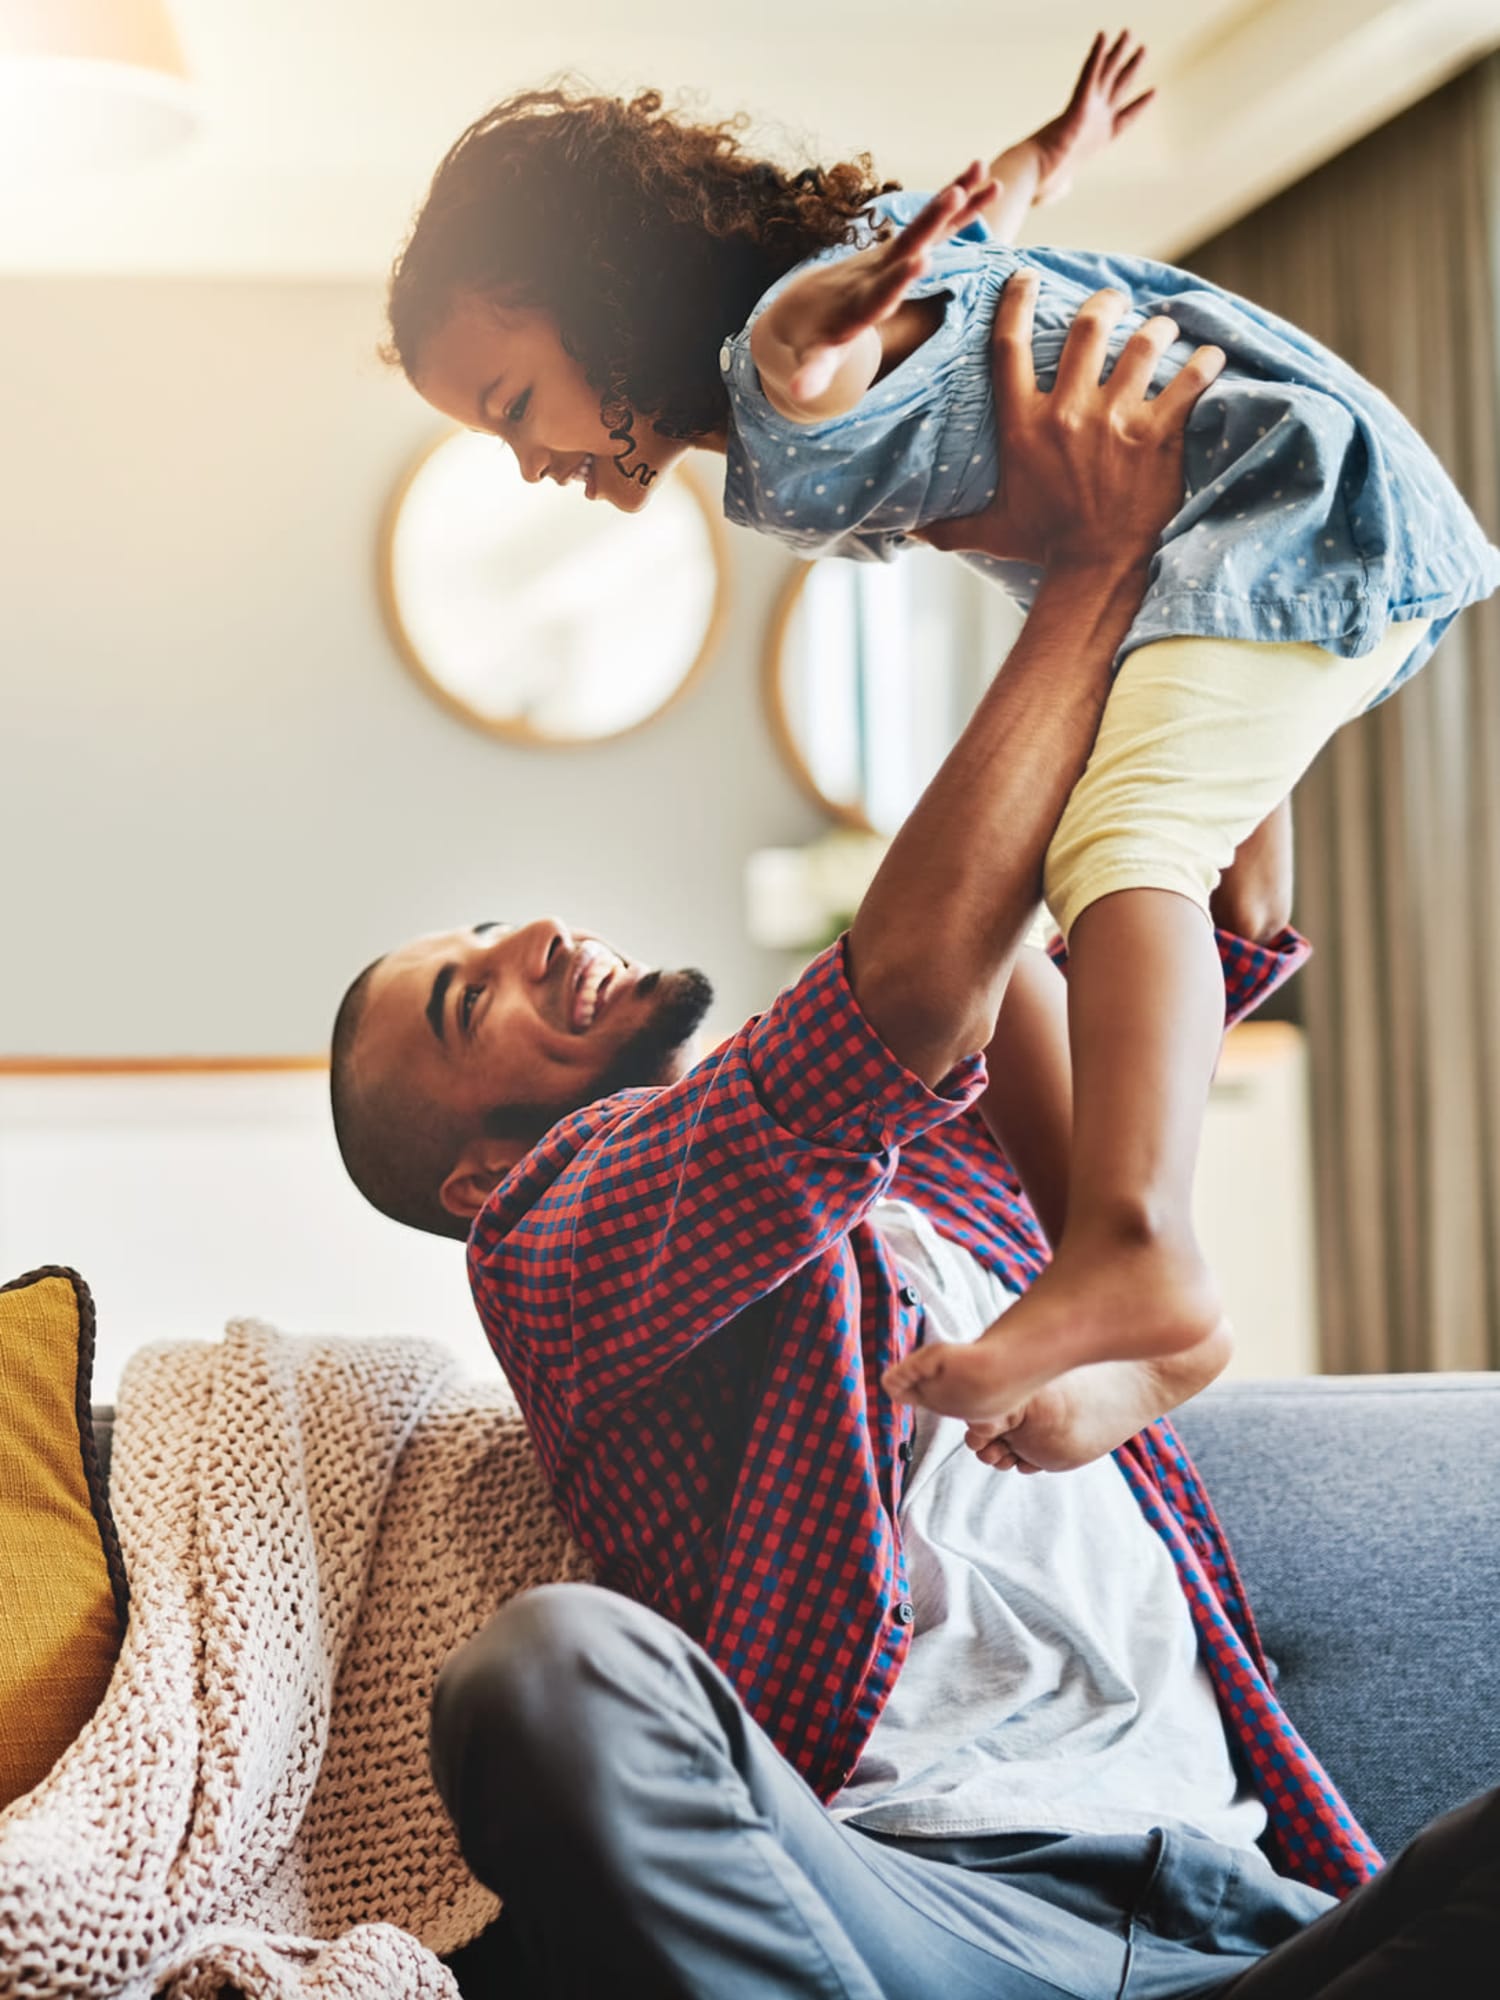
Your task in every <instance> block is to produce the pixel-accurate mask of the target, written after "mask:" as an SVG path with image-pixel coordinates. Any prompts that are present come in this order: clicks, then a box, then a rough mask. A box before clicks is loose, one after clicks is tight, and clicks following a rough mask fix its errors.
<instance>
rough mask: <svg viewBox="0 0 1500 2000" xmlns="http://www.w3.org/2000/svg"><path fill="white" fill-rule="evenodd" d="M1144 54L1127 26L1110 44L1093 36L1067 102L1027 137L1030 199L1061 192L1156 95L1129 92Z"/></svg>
mask: <svg viewBox="0 0 1500 2000" xmlns="http://www.w3.org/2000/svg"><path fill="white" fill-rule="evenodd" d="M1145 59H1146V47H1145V44H1144V43H1143V42H1137V41H1135V40H1134V39H1133V38H1132V36H1131V34H1130V31H1129V30H1128V29H1123V30H1122V31H1121V32H1120V34H1118V35H1117V36H1116V37H1115V39H1114V41H1112V42H1111V43H1110V44H1109V45H1108V47H1106V46H1105V41H1104V37H1103V35H1095V37H1094V43H1093V47H1092V48H1091V49H1090V50H1089V52H1088V56H1087V58H1086V59H1085V62H1084V65H1083V68H1082V69H1081V70H1080V71H1079V72H1078V81H1077V82H1076V83H1075V84H1074V86H1073V94H1072V96H1071V97H1070V98H1069V99H1068V101H1067V104H1066V105H1065V106H1064V108H1063V110H1062V111H1061V112H1060V113H1059V114H1058V116H1057V117H1056V118H1050V119H1048V121H1047V123H1046V124H1045V125H1042V126H1039V127H1038V129H1037V130H1036V131H1035V132H1033V133H1032V135H1031V138H1030V140H1029V141H1028V142H1027V143H1028V144H1030V145H1032V146H1034V147H1035V148H1036V150H1037V154H1038V163H1037V185H1036V191H1035V193H1034V194H1033V195H1032V200H1033V201H1034V202H1036V203H1038V204H1040V203H1042V202H1047V201H1056V200H1057V199H1058V198H1059V197H1060V196H1061V195H1065V194H1066V193H1067V192H1068V189H1069V188H1070V187H1071V186H1072V185H1073V176H1074V175H1075V174H1076V173H1077V171H1078V169H1079V168H1080V167H1082V166H1084V165H1085V164H1086V163H1087V162H1088V161H1089V160H1092V159H1093V158H1094V156H1095V155H1096V154H1098V153H1102V152H1103V151H1104V149H1105V147H1106V146H1108V145H1109V144H1110V143H1111V142H1112V141H1113V140H1115V139H1118V138H1119V136H1120V134H1121V133H1122V132H1124V131H1127V130H1128V129H1129V127H1130V126H1131V125H1133V124H1134V123H1135V121H1136V119H1137V118H1139V117H1140V115H1141V113H1142V112H1143V111H1144V110H1145V108H1146V106H1147V105H1148V104H1149V103H1150V102H1151V100H1152V98H1153V97H1155V95H1156V92H1155V91H1154V90H1143V91H1141V93H1140V94H1139V96H1136V97H1132V96H1131V95H1130V86H1131V84H1132V83H1133V82H1134V81H1135V77H1136V72H1137V71H1138V70H1139V69H1140V66H1141V64H1142V63H1143V62H1144V61H1145ZM1002 157H1003V155H1002ZM997 164H998V163H997Z"/></svg>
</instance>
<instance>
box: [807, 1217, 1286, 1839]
mask: <svg viewBox="0 0 1500 2000" xmlns="http://www.w3.org/2000/svg"><path fill="white" fill-rule="evenodd" d="M873 1220H874V1222H875V1223H876V1225H877V1227H878V1228H879V1229H880V1231H881V1234H882V1235H883V1236H884V1238H885V1241H886V1244H887V1246H888V1248H889V1249H890V1251H891V1253H892V1255H893V1256H894V1257H895V1259H896V1261H897V1263H898V1265H899V1266H900V1268H901V1273H902V1275H903V1277H905V1278H906V1279H908V1280H909V1282H911V1283H912V1284H914V1285H915V1286H916V1287H917V1289H918V1290H919V1291H920V1292H921V1294H922V1297H923V1303H924V1306H925V1308H926V1314H927V1331H928V1335H929V1337H935V1338H938V1339H942V1340H957V1341H968V1340H973V1339H975V1338H977V1337H978V1335H979V1334H980V1333H981V1332H983V1330H984V1329H985V1328H986V1327H987V1326H990V1325H992V1324H993V1323H994V1321H995V1320H996V1319H997V1318H998V1317H999V1316H1000V1314H1001V1313H1002V1312H1004V1311H1005V1309H1006V1307H1007V1306H1009V1305H1011V1304H1012V1303H1013V1302H1014V1301H1013V1299H1012V1296H1011V1294H1010V1293H1008V1292H1007V1291H1006V1290H1005V1288H1004V1287H1003V1286H1002V1285H1001V1283H1000V1282H999V1280H998V1279H997V1278H995V1277H993V1276H992V1275H991V1274H990V1273H989V1272H988V1271H986V1270H985V1269H984V1267H983V1266H982V1265H981V1264H979V1263H978V1262H977V1261H976V1260H975V1259H974V1258H973V1257H971V1256H970V1255H969V1254H968V1252H967V1251H964V1250H961V1249H959V1248H958V1247H957V1245H955V1244H952V1243H949V1242H948V1241H946V1240H945V1239H944V1238H943V1237H941V1236H939V1235H938V1233H937V1231H936V1230H935V1229H934V1228H933V1227H932V1224H931V1223H930V1222H929V1220H928V1219H927V1217H926V1216H925V1215H923V1214H922V1213H921V1212H920V1211H919V1210H918V1209H915V1208H913V1207H912V1206H911V1205H910V1204H909V1203H906V1202H896V1201H888V1202H882V1203H881V1204H880V1205H879V1207H878V1208H877V1209H876V1210H875V1213H874V1217H873ZM963 1436H964V1425H963V1424H962V1423H961V1422H960V1421H958V1420H957V1419H955V1418H950V1417H935V1416H933V1415H931V1414H929V1413H928V1412H926V1411H919V1412H918V1415H917V1422H916V1432H915V1437H914V1440H913V1442H914V1446H915V1451H914V1456H913V1459H912V1463H911V1466H910V1468H909V1470H908V1473H907V1478H906V1485H905V1490H904V1493H903V1496H902V1502H901V1534H902V1540H903V1542H904V1544H905V1548H906V1562H907V1574H908V1582H909V1586H910V1595H911V1601H912V1604H913V1606H914V1608H915V1611H916V1619H915V1622H914V1625H913V1628H912V1641H911V1650H910V1653H909V1655H908V1657H907V1661H906V1664H905V1666H904V1667H903V1669H902V1671H901V1674H900V1677H899V1678H898V1680H897V1682H896V1686H895V1688H894V1689H893V1691H892V1693H891V1696H890V1699H889V1700H888V1702H887V1703H886V1706H885V1708H884V1710H883V1712H882V1714H881V1717H880V1720H879V1722H878V1723H877V1724H876V1726H875V1731H874V1734H873V1735H872V1736H871V1738H870V1741H869V1743H868V1744H867V1745H866V1748H865V1753H864V1755H863V1757H862V1758H861V1759H860V1762H859V1766H858V1768H857V1769H856V1771H855V1773H854V1776H853V1778H852V1779H851V1780H850V1781H849V1783H848V1785H846V1786H845V1788H844V1790H843V1791H842V1792H840V1793H839V1795H838V1797H837V1798H836V1799H835V1800H834V1801H833V1806H832V1810H833V1812H834V1813H835V1815H836V1816H837V1817H839V1818H841V1819H848V1820H852V1821H854V1822H855V1823H857V1824H859V1825H861V1826H867V1827H870V1828H872V1829H875V1830H878V1831H880V1832H884V1833H894V1834H910V1835H924V1834H925V1835H956V1834H988V1833H1011V1832H1036V1833H1041V1832H1057V1833H1138V1832H1145V1831H1146V1830H1147V1829H1148V1828H1150V1827H1154V1826H1161V1825H1170V1824H1177V1825H1181V1826H1186V1827H1191V1828H1193V1829H1195V1830H1196V1831H1198V1832H1200V1833H1205V1834H1208V1835H1209V1836H1210V1837H1211V1838H1213V1839H1215V1840H1220V1841H1223V1842H1225V1843H1226V1844H1228V1845H1231V1846H1246V1847H1248V1846H1251V1845H1253V1844H1254V1842H1255V1840H1256V1838H1257V1836H1258V1835H1259V1834H1260V1832H1261V1831H1262V1829H1263V1828H1264V1826H1265V1823H1266V1815H1265V1809H1264V1807H1263V1806H1262V1805H1261V1803H1260V1801H1259V1799H1258V1798H1257V1797H1256V1796H1255V1794H1254V1793H1253V1792H1252V1791H1250V1790H1249V1789H1248V1788H1246V1787H1242V1786H1241V1784H1240V1783H1239V1780H1238V1778H1237V1776H1236V1772H1235V1768H1234V1764H1233V1762H1232V1760H1231V1757H1230V1752H1229V1745H1228V1741H1227V1739H1226V1737H1225V1734H1224V1726H1223V1723H1222V1721H1221V1719H1220V1716H1219V1709H1218V1703H1217V1701H1216V1699H1215V1696H1214V1691H1213V1685H1212V1682H1211V1681H1210V1680H1209V1677H1208V1673H1207V1670H1206V1669H1205V1667H1204V1666H1203V1663H1202V1661H1201V1660H1200V1659H1199V1656H1198V1641H1197V1635H1196V1633H1195V1632H1194V1629H1193V1622H1192V1618H1191V1616H1190V1614H1189V1612H1188V1608H1187V1601H1186V1599H1185V1598H1184V1596H1183V1594H1182V1587H1181V1584H1180V1583H1179V1581H1178V1577H1177V1571H1176V1569H1175V1567H1174V1565H1173V1562H1172V1558H1171V1556H1170V1555H1169V1554H1168V1552H1167V1549H1166V1546H1165V1544H1164V1543H1163V1542H1162V1540H1161V1538H1160V1536H1159V1535H1157V1533H1156V1532H1155V1530H1154V1529H1153V1528H1152V1527H1151V1526H1150V1525H1149V1523H1148V1522H1147V1521H1146V1519H1145V1517H1144V1516H1143V1515H1142V1513H1141V1511H1140V1508H1139V1506H1138V1505H1137V1504H1136V1501H1135V1499H1134V1497H1133V1495H1132V1494H1131V1491H1130V1488H1129V1487H1128V1486H1127V1485H1126V1483H1125V1480H1124V1477H1123V1476H1122V1474H1121V1473H1120V1471H1119V1468H1118V1467H1117V1466H1116V1465H1115V1463H1114V1461H1113V1460H1112V1459H1109V1458H1103V1459H1100V1460H1098V1461H1097V1462H1096V1463H1094V1464H1092V1465H1087V1466H1083V1467H1081V1468H1080V1469H1079V1470H1078V1471H1076V1472H1068V1473H1055V1474H1054V1473H1039V1474H1035V1475H1032V1476H1025V1477H1023V1476H1022V1475H1021V1474H1019V1473H1016V1472H996V1471H995V1470H993V1468H991V1467H989V1466H987V1465H983V1464H981V1462H980V1461H979V1459H977V1458H976V1457H975V1455H974V1454H973V1452H971V1451H970V1450H968V1448H967V1447H966V1446H965V1445H964V1442H963Z"/></svg>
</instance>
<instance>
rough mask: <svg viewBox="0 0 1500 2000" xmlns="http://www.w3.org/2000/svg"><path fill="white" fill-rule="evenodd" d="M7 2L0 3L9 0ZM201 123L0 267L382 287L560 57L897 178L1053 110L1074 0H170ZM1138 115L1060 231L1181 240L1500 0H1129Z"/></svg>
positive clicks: (2, 222)
mask: <svg viewBox="0 0 1500 2000" xmlns="http://www.w3.org/2000/svg"><path fill="white" fill-rule="evenodd" d="M5 4H6V0H0V8H3V7H4V5H5ZM173 11H174V13H175V16H176V19H177V22H178V26H179V28H180V30H181V35H182V40H183V43H184V46H185V48H186V51H187V55H188V60H189V63H190V65H191V66H192V68H193V70H194V71H195V73H196V75H197V77H198V80H199V82H200V84H201V87H202V92H203V97H204V100H205V105H206V117H205V129H204V132H203V134H202V136H201V137H200V138H199V139H198V140H196V141H195V142H194V144H193V145H192V146H191V147H190V148H189V149H186V150H184V151H183V152H181V153H180V154H178V155H177V156H175V157H174V158H172V159H169V160H165V161H162V162H159V163H156V164H154V165H149V166H145V167H140V168H137V169H135V170H134V171H132V172H130V173H128V174H127V173H122V174H119V175H116V176H115V177H113V178H112V179H109V180H103V181H92V180H78V181H73V182H64V183H62V184H57V185H41V184H34V185H30V186H25V187H16V186H14V185H12V186H11V187H10V188H9V189H7V190H6V193H5V197H4V202H3V206H0V272H12V273H15V272H39V271H57V272H63V271H67V272H101V271H114V272H157V273H165V272H189V273H201V274H209V273H218V274H240V275H243V274H255V275H261V276H273V275H274V276H286V275H298V276H316V277H360V278H370V277H375V276H378V275H379V274H381V273H382V272H383V271H384V270H385V269H386V268H387V266H388V265H389V262H390V258H391V254H392V252H393V250H394V249H395V247H396V245H397V243H398V241H399V240H400V238H401V236H402V234H403V232H404V230H405V228H406V226H407V224H408V223H409V221H410V218H411V216H412V214H413V212H414V209H415V207H416V205H417V203H418V202H419V200H420V198H421V195H422V192H423V189H424V188H425V185H426V182H427V179H428V176H429V175H430V173H431V170H432V168H433V166H434V165H435V163H436V161H437V159H438V158H439V157H440V155H441V154H442V152H443V150H444V148H445V147H446V146H447V144H448V143H449V141H450V140H451V139H453V138H454V137H455V136H456V135H457V133H458V131H459V130H460V129H461V128H462V126H463V125H464V124H466V123H467V122H468V120H469V119H470V118H472V117H473V116H474V115H476V113H478V112H479V111H481V110H483V109H484V108H485V106H486V105H487V104H488V103H489V102H491V101H492V100H493V99H495V98H497V97H499V96H502V95H503V94H504V93H505V92H507V91H509V90H511V89H514V88H516V87H518V86H522V85H525V84H530V83H535V82H537V81H539V80H542V79H545V78H547V77H550V76H552V75H553V74H554V73H556V72H558V71H561V70H567V71H572V72H575V73H579V74H582V75H583V76H585V77H587V78H588V79H589V80H590V81H592V82H594V83H596V84H598V85H601V86H603V87H606V88H611V89H624V88H628V87H630V86H633V85H639V84H645V83H655V84H659V85H660V86H662V87H663V88H664V89H667V90H669V91H673V92H675V91H677V90H679V89H688V90H692V91H694V92H696V93H698V101H699V102H700V103H702V104H703V105H704V106H705V107H706V108H707V109H709V110H711V111H713V112H715V113H723V112H729V111H734V110H739V109H744V110H746V111H748V112H749V113H751V115H752V118H753V120H754V129H755V132H756V134H757V135H758V136H759V137H761V138H763V139H764V140H765V142H766V143H767V145H768V146H769V148H770V149H771V150H773V151H775V152H777V153H778V154H782V155H789V154H794V153H798V152H800V153H801V154H802V156H803V157H828V156H830V155H835V154H842V153H844V152H846V151H848V150H851V149H860V148H863V149H866V150H868V151H870V152H872V153H873V154H874V156H875V159H876V163H877V165H878V166H879V167H880V168H881V169H882V171H883V172H885V173H887V174H889V175H892V176H894V177H896V178H898V179H901V180H903V181H905V182H906V183H907V184H908V185H911V186H930V185H932V184H934V183H935V182H937V181H940V180H941V179H942V178H944V177H945V176H946V175H947V174H949V173H951V172H953V171H955V170H956V169H957V168H958V167H960V166H961V165H963V164H964V162H965V161H966V160H967V159H968V158H970V157H971V156H972V155H974V154H980V153H989V152H993V151H996V150H998V149H999V148H1000V147H1001V146H1002V145H1003V144H1005V143H1007V142H1008V141H1009V140H1011V139H1013V138H1015V137H1017V136H1019V135H1020V134H1022V133H1024V132H1026V131H1027V130H1029V129H1031V128H1032V127H1033V126H1035V125H1036V124H1038V123H1040V121H1041V120H1042V119H1043V118H1045V117H1047V116H1049V115H1051V113H1052V112H1054V111H1055V110H1057V109H1058V108H1059V106H1060V105H1061V103H1062V101H1063V98H1064V97H1065V95H1066V92H1067V89H1068V86H1069V84H1070V82H1071V80H1072V77H1073V74H1074V72H1075V71H1076V69H1077V66H1078V63H1079V61H1080V59H1081V57H1082V55H1083V53H1084V51H1085V49H1086V48H1087V45H1088V42H1089V39H1090V37H1091V35H1092V34H1093V32H1094V30H1095V28H1096V27H1098V26H1099V25H1100V22H1099V17H1098V14H1097V12H1096V10H1095V8H1094V7H1093V6H1092V5H1089V6H1084V5H1082V4H1080V0H1049V4H1047V5H1045V6H1042V7H1037V6H1024V7H1023V6H1017V5H1007V4H1001V3H1000V0H927V4H926V5H925V6H924V7H921V8H919V7H917V6H915V5H913V0H863V4H862V5H861V6H860V7H859V9H858V12H857V14H851V13H848V12H845V10H843V9H841V8H836V7H835V8H832V9H828V10H825V11H824V12H822V13H818V12H816V11H815V10H814V9H812V8H810V7H809V6H808V4H807V0H756V4H755V6H754V7H753V8H746V7H744V6H743V5H736V6H733V7H731V6H730V5H729V4H727V0H626V4H623V5H622V4H620V0H549V4H548V5H547V6H545V7H538V8H535V9H531V8H525V7H518V6H514V5H506V4H504V0H421V4H418V3H417V0H173ZM1132 13H1133V20H1132V25H1133V27H1134V28H1135V29H1136V31H1137V32H1138V33H1139V34H1141V35H1142V36H1143V37H1144V38H1145V39H1146V40H1147V41H1148V43H1149V44H1150V47H1151V61H1150V69H1149V75H1150V78H1151V80H1152V81H1154V82H1155V83H1157V84H1158V86H1159V87H1160V91H1161V96H1160V98H1159V100H1158V103H1157V105H1156V106H1155V107H1153V110H1152V112H1151V113H1150V114H1149V115H1148V116H1147V118H1146V119H1145V120H1144V121H1143V122H1142V123H1141V125H1140V126H1138V127H1137V128H1136V130H1135V131H1133V132H1132V133H1131V134H1130V135H1129V136H1128V138H1126V139H1125V140H1124V141H1122V142H1121V144H1120V145H1119V146H1118V147H1117V148H1116V149H1115V150H1114V152H1113V153H1112V154H1111V155H1110V157H1109V158H1108V160H1107V161H1106V162H1103V163H1100V164H1098V165H1096V166H1095V168H1094V169H1093V171H1092V173H1091V174H1090V175H1088V176H1087V177H1086V178H1085V180H1084V181H1083V182H1082V183H1081V185H1080V187H1079V188H1078V190H1077V191H1076V193H1075V194H1074V195H1073V196H1072V197H1071V198H1070V199H1069V200H1068V201H1067V202H1066V203H1065V204H1063V205H1061V206H1060V207H1058V208H1057V209H1054V210H1053V211H1052V212H1051V213H1050V214H1049V215H1048V217H1047V220H1046V224H1045V228H1046V232H1047V235H1048V236H1049V237H1050V238H1052V239H1053V240H1055V241H1063V242H1075V243H1081V244H1087V245H1089V246H1091V247H1094V248H1099V249H1108V248H1121V249H1131V250H1137V251H1143V252H1148V253H1152V254H1155V255H1158V256H1171V255H1173V254H1174V253H1175V252H1178V251H1180V250H1182V249H1183V248H1185V247H1186V246H1187V245H1189V244H1191V243H1192V242H1194V241H1196V240H1197V239H1199V238H1201V237H1202V236H1204V235H1205V234H1207V233H1209V232H1210V231H1212V230H1213V229H1214V228H1216V227H1218V226H1220V225H1222V224H1223V223H1225V222H1227V221H1229V220H1231V219H1232V218H1233V217H1234V216H1236V215H1238V214H1242V213H1244V212H1245V211H1246V210H1247V209H1249V208H1252V207H1254V206H1256V205H1257V204H1258V203H1259V202H1260V201H1262V200H1264V199H1265V198H1266V197H1267V196H1269V195H1270V194H1272V193H1274V192H1275V191H1276V190H1277V189H1278V188H1279V187H1282V186H1285V185H1286V184H1287V183H1288V182H1290V181H1292V180H1294V179H1296V178H1297V177H1298V176H1299V175H1301V174H1303V173H1305V172H1306V171H1308V170H1309V169H1310V168H1311V167H1313V166H1315V165H1316V164H1317V163H1318V162H1319V161H1320V160H1323V159H1325V158H1327V157H1329V156H1330V155H1331V154H1333V153H1335V152H1337V151H1339V150H1340V149H1341V148H1342V147H1344V146H1345V145H1347V144H1349V143H1350V142H1351V141H1352V140H1354V139H1355V138H1357V137H1359V136H1360V135H1361V134H1362V133H1364V132H1366V131H1368V130H1370V129H1372V128H1373V127H1374V126H1375V125H1377V124H1380V123H1382V122H1383V121H1384V120H1385V119H1386V118H1388V117H1390V116H1393V115H1394V114H1395V113H1396V112H1397V111H1399V110H1401V109H1402V108H1404V107H1405V105H1407V104H1409V103H1411V102H1413V101H1414V100H1415V99H1416V98H1418V97H1421V96H1423V95H1425V94H1426V93H1427V92H1428V91H1429V90H1431V89H1433V88H1435V87H1436V86H1437V85H1438V84H1440V83H1441V82H1443V81H1444V80H1445V79H1446V78H1447V77H1448V76H1450V75H1452V74H1454V73H1455V72H1456V71H1457V70H1458V69H1460V68H1462V67H1464V66H1465V65H1466V64H1467V63H1469V62H1471V61H1473V60H1474V59H1475V58H1476V57H1477V56H1478V55H1480V54H1482V53H1483V52H1484V51H1485V50H1486V49H1488V48H1491V47H1494V46H1496V45H1497V44H1500V6H1497V4H1496V0H1190V4H1187V5H1185V4H1183V0H1139V4H1137V5H1135V6H1134V8H1133V9H1132Z"/></svg>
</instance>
